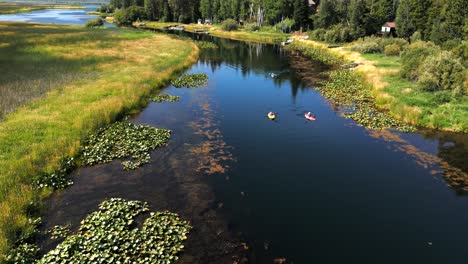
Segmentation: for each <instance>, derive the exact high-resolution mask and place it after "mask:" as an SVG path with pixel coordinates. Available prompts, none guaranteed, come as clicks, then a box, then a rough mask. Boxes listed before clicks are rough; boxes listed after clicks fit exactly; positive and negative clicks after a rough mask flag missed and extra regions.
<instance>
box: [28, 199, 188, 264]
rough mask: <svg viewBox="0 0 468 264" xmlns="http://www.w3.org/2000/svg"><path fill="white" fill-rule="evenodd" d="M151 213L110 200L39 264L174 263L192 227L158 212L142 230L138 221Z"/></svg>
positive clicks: (141, 206)
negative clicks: (136, 219)
mask: <svg viewBox="0 0 468 264" xmlns="http://www.w3.org/2000/svg"><path fill="white" fill-rule="evenodd" d="M147 211H149V208H148V204H147V203H145V202H140V201H128V200H124V199H119V198H113V199H110V200H106V201H104V202H102V203H101V204H100V206H99V210H98V211H96V212H94V213H92V214H90V215H89V216H87V217H86V218H85V219H84V220H83V221H81V226H80V228H79V231H78V232H77V233H76V234H73V235H70V236H68V237H67V238H66V239H65V240H64V241H63V242H62V243H60V244H59V245H58V246H57V247H56V248H55V249H53V250H51V251H49V252H48V253H47V254H45V255H44V256H43V257H42V258H41V259H40V260H39V261H38V262H37V263H44V264H45V263H156V264H170V263H173V262H174V261H176V260H177V259H178V256H177V255H178V254H179V253H180V251H181V250H182V249H183V248H184V245H183V241H184V240H186V239H187V234H188V233H189V231H190V225H189V224H188V222H186V221H183V220H181V219H180V218H179V216H178V215H177V214H174V213H170V212H155V213H150V215H149V217H148V218H147V219H146V220H145V221H144V223H143V226H142V227H141V228H138V227H137V226H136V224H135V217H136V216H137V215H140V214H142V213H144V212H147Z"/></svg>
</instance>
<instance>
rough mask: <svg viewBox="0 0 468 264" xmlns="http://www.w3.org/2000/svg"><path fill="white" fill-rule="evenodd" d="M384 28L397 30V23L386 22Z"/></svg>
mask: <svg viewBox="0 0 468 264" xmlns="http://www.w3.org/2000/svg"><path fill="white" fill-rule="evenodd" d="M383 26H384V27H389V28H396V23H395V22H386V23H385V24H384V25H383Z"/></svg>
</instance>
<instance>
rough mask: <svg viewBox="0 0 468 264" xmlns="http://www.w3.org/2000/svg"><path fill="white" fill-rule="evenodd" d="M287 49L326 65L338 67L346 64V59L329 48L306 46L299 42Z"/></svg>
mask: <svg viewBox="0 0 468 264" xmlns="http://www.w3.org/2000/svg"><path fill="white" fill-rule="evenodd" d="M287 48H288V49H289V50H296V51H299V52H301V53H302V54H304V55H305V56H307V57H309V58H311V59H313V60H316V61H319V62H321V63H324V64H326V65H338V64H341V63H343V62H344V59H343V58H342V57H341V56H340V55H338V54H336V53H332V52H330V51H329V49H328V48H326V47H323V46H321V45H318V44H317V45H316V44H313V43H308V44H305V43H303V42H300V43H297V41H295V42H293V43H291V44H289V45H288V46H287Z"/></svg>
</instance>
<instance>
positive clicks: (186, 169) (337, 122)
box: [43, 39, 468, 264]
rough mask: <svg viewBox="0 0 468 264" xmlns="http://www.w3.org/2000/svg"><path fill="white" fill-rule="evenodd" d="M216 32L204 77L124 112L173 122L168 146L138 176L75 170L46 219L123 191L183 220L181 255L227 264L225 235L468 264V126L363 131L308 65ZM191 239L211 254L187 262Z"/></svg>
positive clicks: (257, 249) (362, 255) (198, 67)
mask: <svg viewBox="0 0 468 264" xmlns="http://www.w3.org/2000/svg"><path fill="white" fill-rule="evenodd" d="M212 41H214V42H216V43H217V44H218V45H219V48H218V49H216V50H212V51H209V52H203V53H202V54H201V57H200V60H199V61H198V63H197V64H195V65H194V66H193V67H192V68H191V69H190V70H189V72H193V73H199V72H204V73H207V74H208V75H209V77H210V80H209V83H208V85H207V86H205V87H202V88H197V89H177V88H174V87H169V88H168V89H167V90H165V92H166V93H169V94H173V95H180V96H181V101H180V102H178V103H162V104H156V103H151V104H149V105H148V107H147V108H145V109H144V110H143V111H142V113H141V114H139V115H137V116H135V117H133V118H132V119H131V121H132V122H135V123H139V124H149V125H154V126H157V127H164V128H169V129H171V130H173V137H172V139H171V143H170V144H169V146H168V147H166V148H164V149H160V150H157V151H155V153H153V155H152V157H153V161H152V163H151V164H149V165H147V166H144V167H143V168H141V169H138V170H135V171H130V172H127V171H124V170H122V169H121V167H120V165H119V164H118V162H114V163H111V164H107V165H99V166H95V167H86V168H80V169H78V170H77V171H76V172H74V173H73V177H74V181H75V184H74V185H73V186H72V187H70V188H69V189H67V190H65V191H64V192H62V193H59V194H56V195H54V196H53V197H51V199H50V200H49V202H48V205H47V211H46V214H45V217H44V219H45V227H44V228H48V227H51V226H52V225H55V224H64V223H72V224H73V226H74V228H76V227H77V224H78V223H79V221H80V220H81V219H82V218H83V217H84V216H85V215H86V214H88V213H90V212H92V211H94V210H95V209H96V206H97V204H99V203H100V202H101V201H102V200H103V199H105V198H109V197H122V198H128V199H141V200H145V201H148V202H149V203H150V205H151V206H152V208H153V209H154V210H162V209H169V210H171V211H176V212H178V213H180V214H181V215H182V216H183V217H184V218H185V219H189V220H191V221H192V224H193V225H194V227H195V228H194V230H193V232H192V237H195V238H196V239H192V241H189V242H188V243H189V245H188V246H187V247H186V252H185V254H184V256H183V260H182V261H181V263H232V260H231V258H230V255H229V254H226V256H227V260H226V259H224V260H223V261H221V260H220V261H218V262H216V261H213V258H212V255H211V254H210V252H209V251H216V252H217V251H219V250H220V249H219V248H218V247H217V244H218V243H219V244H221V243H222V241H224V240H228V239H229V238H228V237H227V236H228V235H225V234H226V233H227V232H229V233H230V234H234V236H235V237H236V238H234V240H236V239H237V240H238V242H245V243H246V244H247V245H248V246H249V249H248V250H247V251H246V252H247V254H248V257H249V263H262V264H263V263H265V264H267V263H273V261H274V259H278V258H285V259H286V260H287V262H285V263H296V264H300V263H467V261H468V227H467V223H468V196H466V195H465V193H466V192H467V187H468V177H467V174H466V173H467V171H468V168H467V166H468V165H467V153H468V150H467V149H468V141H467V137H466V136H465V135H450V134H443V135H442V134H428V133H421V134H400V133H396V132H374V131H368V130H366V129H364V128H362V127H359V126H357V125H355V124H354V123H353V122H352V121H350V120H347V119H344V118H342V117H341V116H340V114H339V113H338V112H336V111H335V107H333V105H332V104H330V103H329V102H327V101H326V100H324V99H323V98H322V97H321V96H320V94H319V93H317V92H316V91H315V90H314V89H313V86H314V85H315V84H316V82H317V81H318V80H320V79H321V77H320V72H323V71H324V70H325V69H323V68H322V67H320V66H319V65H318V64H314V63H307V62H305V61H304V60H303V59H301V57H300V56H297V55H294V54H289V53H287V52H285V51H284V50H282V49H281V48H280V47H278V46H272V45H261V44H254V43H241V42H236V41H230V40H223V39H214V40H212ZM272 73H273V75H272ZM299 76H300V77H301V78H299ZM269 111H275V112H278V118H277V120H275V121H271V120H268V119H267V118H266V114H267V113H268V112H269ZM308 111H311V112H313V113H314V114H315V115H316V116H317V121H315V122H307V121H306V120H305V119H304V117H303V114H304V113H305V112H308ZM207 212H208V213H207ZM213 219H218V220H213ZM219 219H222V221H220V220H219ZM213 234H214V235H213ZM231 239H232V237H231ZM193 240H197V241H193ZM52 246H53V243H51V242H49V241H45V242H43V247H44V248H50V247H52ZM196 246H198V247H199V248H200V247H201V248H203V249H204V250H206V251H207V252H206V253H203V254H202V256H198V258H195V257H193V256H196V254H200V253H199V252H198V251H199V250H198V249H199V248H197V247H196ZM195 251H197V252H198V253H197V252H195ZM186 255H189V256H186Z"/></svg>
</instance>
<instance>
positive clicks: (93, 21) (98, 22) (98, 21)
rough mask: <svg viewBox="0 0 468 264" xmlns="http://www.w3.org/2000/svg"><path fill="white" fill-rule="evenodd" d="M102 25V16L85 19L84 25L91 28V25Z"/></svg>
mask: <svg viewBox="0 0 468 264" xmlns="http://www.w3.org/2000/svg"><path fill="white" fill-rule="evenodd" d="M102 25H104V21H103V20H102V18H100V17H97V18H95V19H90V20H88V21H86V24H85V27H87V28H93V27H101V26H102Z"/></svg>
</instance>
